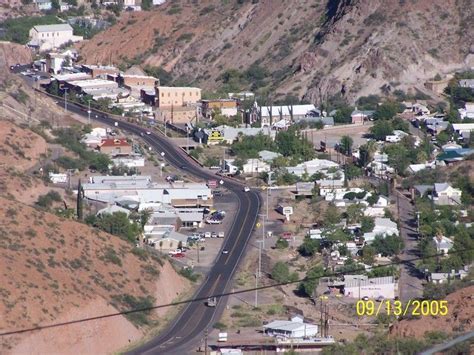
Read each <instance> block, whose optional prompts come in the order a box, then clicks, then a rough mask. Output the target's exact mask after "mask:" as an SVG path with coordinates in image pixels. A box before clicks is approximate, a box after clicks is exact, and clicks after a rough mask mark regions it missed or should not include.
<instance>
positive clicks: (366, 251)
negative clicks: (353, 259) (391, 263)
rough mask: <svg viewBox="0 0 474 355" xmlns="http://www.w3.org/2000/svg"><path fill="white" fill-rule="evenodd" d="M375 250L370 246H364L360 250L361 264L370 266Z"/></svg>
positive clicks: (373, 259)
mask: <svg viewBox="0 0 474 355" xmlns="http://www.w3.org/2000/svg"><path fill="white" fill-rule="evenodd" d="M375 254H376V250H375V248H374V247H373V246H371V245H366V246H364V247H363V248H362V262H363V263H364V264H367V265H372V264H373V263H374V261H375Z"/></svg>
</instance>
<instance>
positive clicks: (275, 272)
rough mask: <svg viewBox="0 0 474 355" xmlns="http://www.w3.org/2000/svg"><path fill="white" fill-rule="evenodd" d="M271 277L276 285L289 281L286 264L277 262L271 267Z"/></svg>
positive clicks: (288, 270)
mask: <svg viewBox="0 0 474 355" xmlns="http://www.w3.org/2000/svg"><path fill="white" fill-rule="evenodd" d="M271 277H272V279H273V280H275V281H276V282H278V283H282V282H288V281H289V279H290V268H289V267H288V265H287V264H286V263H284V262H282V261H279V262H277V263H276V264H275V265H274V266H273V268H272V272H271Z"/></svg>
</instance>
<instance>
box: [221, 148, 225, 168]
mask: <svg viewBox="0 0 474 355" xmlns="http://www.w3.org/2000/svg"><path fill="white" fill-rule="evenodd" d="M222 171H223V172H224V174H225V147H224V154H223V158H222Z"/></svg>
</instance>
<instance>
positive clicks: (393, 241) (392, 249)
mask: <svg viewBox="0 0 474 355" xmlns="http://www.w3.org/2000/svg"><path fill="white" fill-rule="evenodd" d="M372 246H373V247H374V248H375V250H376V252H377V253H379V254H382V255H383V256H392V255H397V254H399V253H400V251H401V250H402V249H403V239H402V238H401V237H399V236H396V235H387V236H386V237H383V236H381V235H377V236H375V240H374V241H373V243H372Z"/></svg>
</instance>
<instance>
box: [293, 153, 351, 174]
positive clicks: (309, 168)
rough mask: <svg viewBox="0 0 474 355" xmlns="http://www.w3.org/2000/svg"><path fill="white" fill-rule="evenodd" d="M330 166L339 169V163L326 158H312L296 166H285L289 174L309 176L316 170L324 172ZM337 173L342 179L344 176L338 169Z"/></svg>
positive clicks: (316, 171)
mask: <svg viewBox="0 0 474 355" xmlns="http://www.w3.org/2000/svg"><path fill="white" fill-rule="evenodd" d="M330 168H335V169H339V164H337V163H335V162H333V161H330V160H326V159H317V158H316V159H313V160H308V161H305V162H303V163H300V164H298V165H296V166H290V167H288V168H286V170H288V172H289V173H290V174H295V175H296V176H299V177H301V176H303V174H308V175H309V176H311V175H313V174H316V173H318V172H324V173H326V172H327V170H328V169H330ZM339 175H341V178H342V179H343V178H344V176H343V174H342V172H340V171H339Z"/></svg>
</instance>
